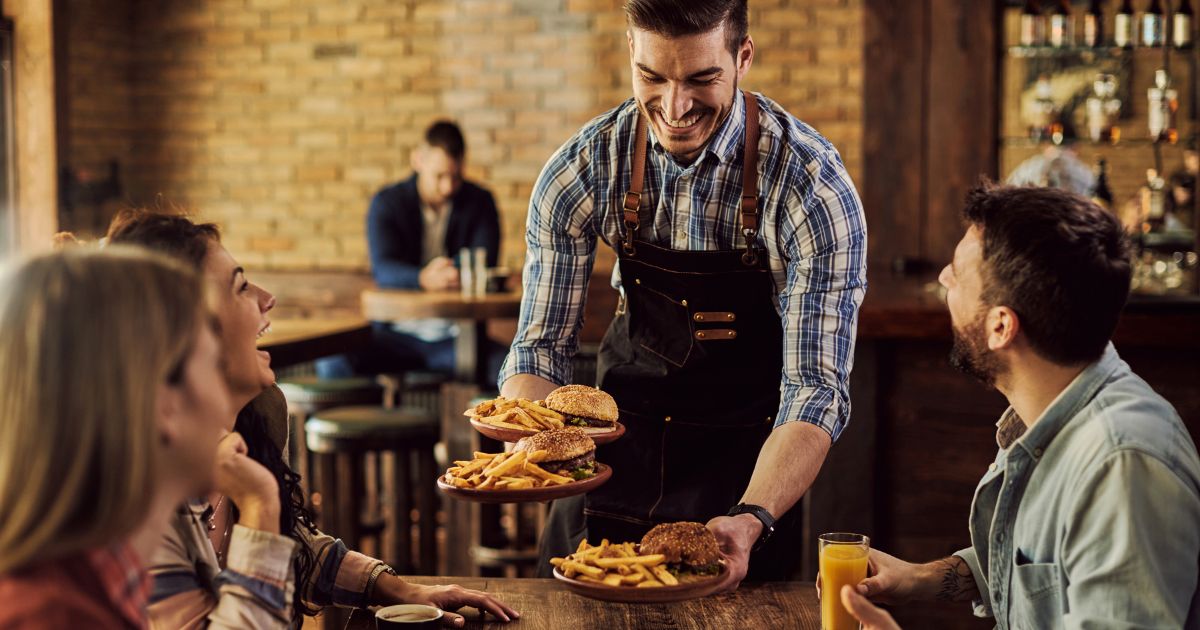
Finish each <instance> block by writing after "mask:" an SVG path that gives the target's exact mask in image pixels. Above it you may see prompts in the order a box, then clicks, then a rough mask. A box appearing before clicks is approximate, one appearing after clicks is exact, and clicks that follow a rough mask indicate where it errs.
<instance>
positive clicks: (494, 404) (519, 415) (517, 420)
mask: <svg viewBox="0 0 1200 630" xmlns="http://www.w3.org/2000/svg"><path fill="white" fill-rule="evenodd" d="M543 403H544V401H541V400H539V401H537V402H534V401H532V400H529V399H526V398H505V397H503V396H501V397H499V398H493V399H491V400H485V401H483V402H481V403H479V404H477V405H475V406H474V407H472V408H470V409H468V410H466V411H464V412H463V415H464V416H467V417H469V418H472V419H474V420H478V421H480V422H483V423H485V424H490V425H492V426H496V427H500V428H502V429H516V430H518V431H545V430H547V429H561V428H563V426H565V425H564V424H563V421H564V420H565V419H566V418H565V417H564V416H563V415H562V414H561V413H558V412H557V411H554V410H553V409H548V408H546V406H545V405H544V404H543Z"/></svg>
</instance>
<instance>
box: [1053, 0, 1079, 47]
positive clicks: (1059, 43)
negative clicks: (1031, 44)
mask: <svg viewBox="0 0 1200 630" xmlns="http://www.w3.org/2000/svg"><path fill="white" fill-rule="evenodd" d="M1073 26H1074V24H1073V23H1072V20H1071V0H1058V5H1057V6H1055V7H1054V10H1053V11H1052V12H1051V13H1050V45H1051V46H1054V47H1055V48H1065V47H1067V46H1074V45H1075V29H1074V28H1073Z"/></svg>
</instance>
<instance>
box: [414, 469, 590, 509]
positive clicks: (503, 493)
mask: <svg viewBox="0 0 1200 630" xmlns="http://www.w3.org/2000/svg"><path fill="white" fill-rule="evenodd" d="M609 477H612V468H610V467H608V466H605V465H604V464H601V463H600V462H596V474H595V475H593V476H592V477H590V478H588V479H584V480H583V481H572V482H571V483H566V484H562V485H560V486H546V487H544V488H529V489H528V490H469V489H467V488H455V487H454V486H453V485H451V484H449V483H446V479H445V475H442V476H441V477H438V480H437V486H438V490H441V491H442V493H443V494H445V495H446V496H450V497H454V498H455V499H462V500H464V501H474V502H476V503H535V502H541V501H553V500H554V499H563V498H566V497H573V496H575V495H578V494H585V493H587V492H591V491H592V490H595V489H596V488H599V487H600V486H602V485H604V483H605V482H606V481H608V479H609Z"/></svg>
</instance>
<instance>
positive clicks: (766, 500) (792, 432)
mask: <svg viewBox="0 0 1200 630" xmlns="http://www.w3.org/2000/svg"><path fill="white" fill-rule="evenodd" d="M830 443H831V441H830V439H829V434H828V433H826V432H825V431H824V430H823V429H821V428H820V427H818V426H816V425H814V424H810V423H808V422H788V423H787V424H784V425H781V426H779V427H776V428H775V429H774V430H773V431H771V435H770V437H768V438H767V441H766V443H764V444H763V447H762V450H761V451H759V453H758V462H757V463H756V464H755V465H754V474H753V475H752V476H751V477H750V485H749V486H747V487H746V493H745V494H743V495H742V502H743V503H750V504H753V505H761V506H762V507H764V508H766V509H767V511H768V512H770V513H771V515H772V516H774V517H775V518H779V517H780V516H783V513H784V512H787V511H788V510H790V509H791V508H792V506H793V505H795V504H796V502H797V501H799V500H800V497H802V496H804V493H805V492H808V488H809V487H810V486H812V482H813V480H814V479H816V478H817V473H818V472H820V471H821V464H823V463H824V462H825V455H826V454H828V453H829V446H830Z"/></svg>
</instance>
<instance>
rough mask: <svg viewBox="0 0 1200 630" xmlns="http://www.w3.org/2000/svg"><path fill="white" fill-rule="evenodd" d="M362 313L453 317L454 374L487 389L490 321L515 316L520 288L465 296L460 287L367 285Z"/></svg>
mask: <svg viewBox="0 0 1200 630" xmlns="http://www.w3.org/2000/svg"><path fill="white" fill-rule="evenodd" d="M362 311H363V315H364V316H365V317H366V318H367V319H370V320H372V321H378V322H394V321H405V320H414V319H435V318H436V319H452V320H455V321H456V322H457V323H458V329H459V330H458V336H457V337H455V342H454V372H455V376H456V377H457V378H458V379H460V380H462V381H464V382H469V383H476V384H479V385H482V386H484V387H486V388H488V389H490V388H492V387H494V386H495V383H486V382H485V381H487V380H488V375H487V374H485V371H486V367H487V362H486V360H485V354H484V353H485V348H486V343H487V322H488V320H490V319H515V318H516V317H517V315H519V314H520V312H521V292H520V291H511V292H506V293H489V294H487V295H485V296H483V297H478V298H464V297H463V296H462V294H461V293H459V292H457V291H415V290H409V289H379V288H373V289H365V290H364V291H363V292H362Z"/></svg>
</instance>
